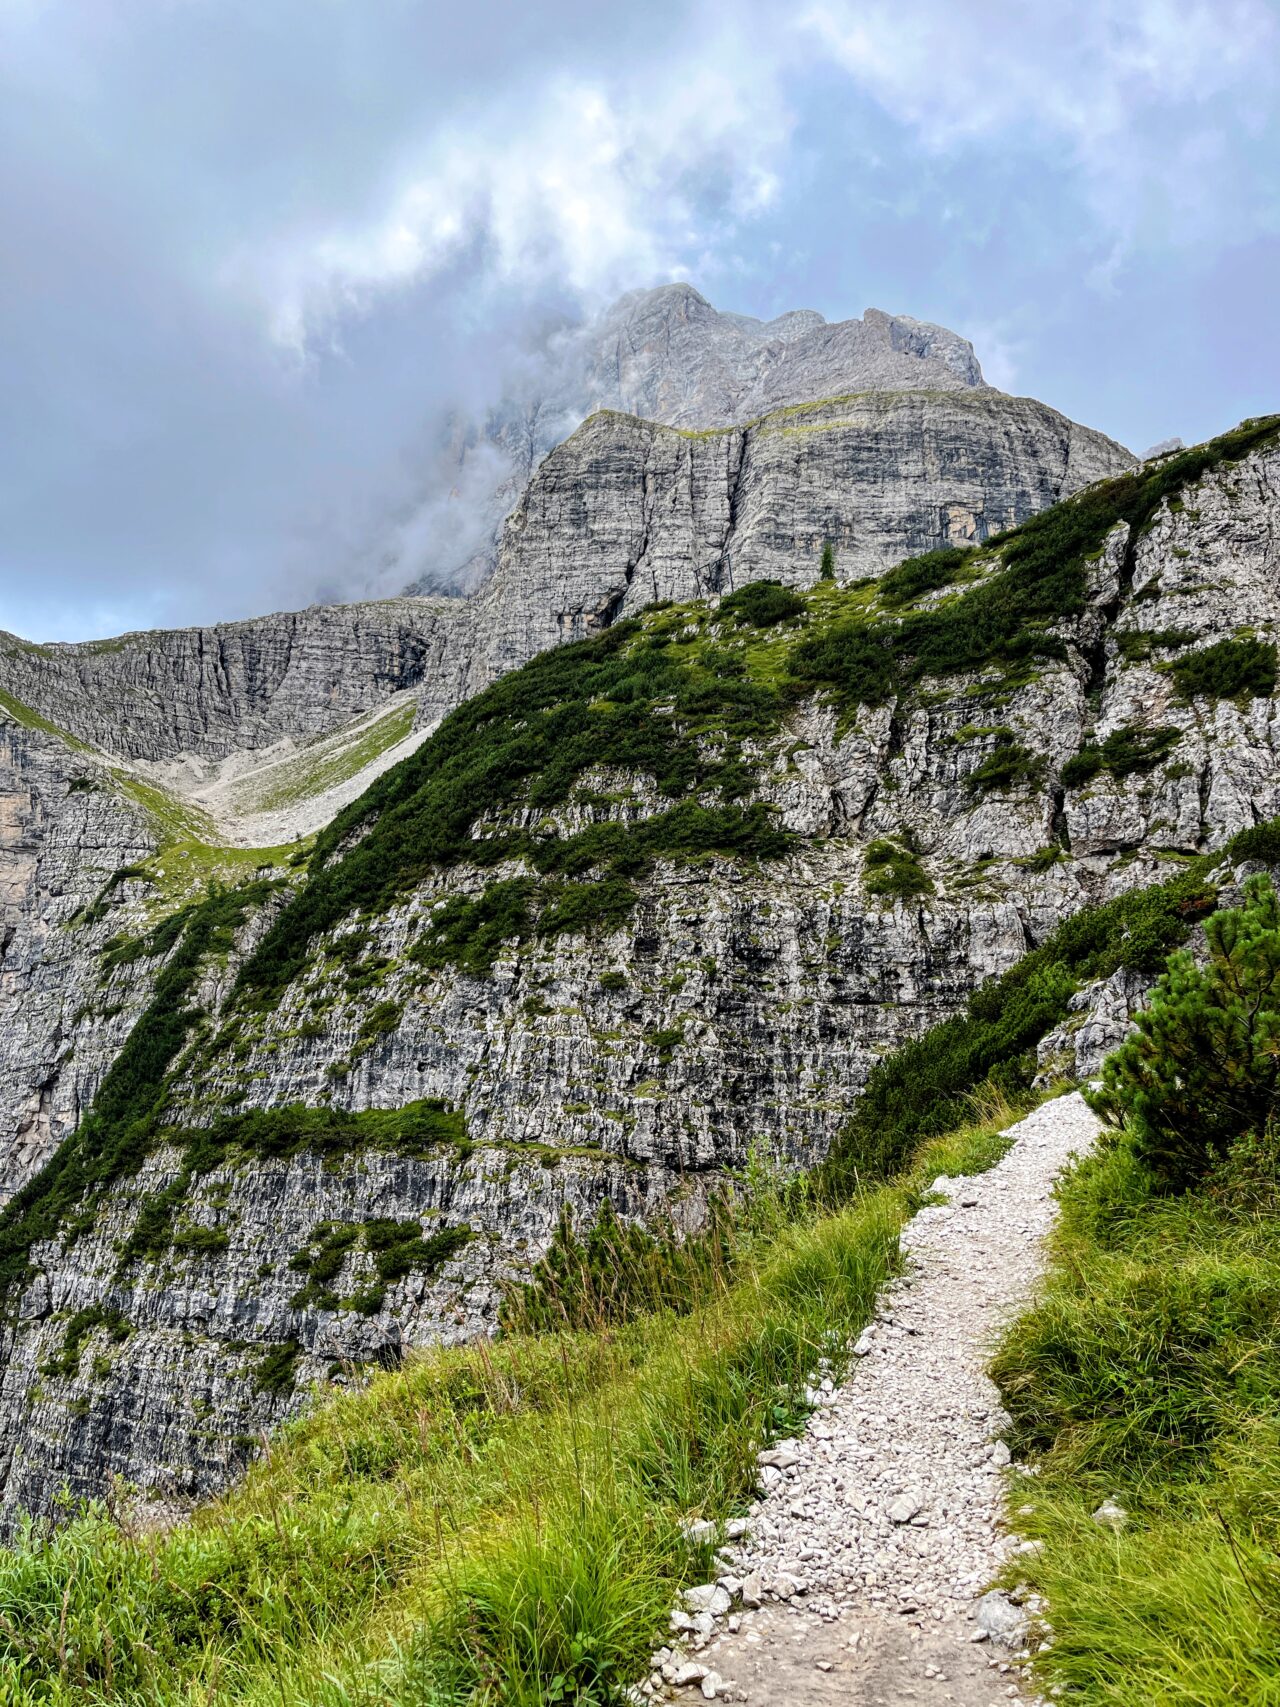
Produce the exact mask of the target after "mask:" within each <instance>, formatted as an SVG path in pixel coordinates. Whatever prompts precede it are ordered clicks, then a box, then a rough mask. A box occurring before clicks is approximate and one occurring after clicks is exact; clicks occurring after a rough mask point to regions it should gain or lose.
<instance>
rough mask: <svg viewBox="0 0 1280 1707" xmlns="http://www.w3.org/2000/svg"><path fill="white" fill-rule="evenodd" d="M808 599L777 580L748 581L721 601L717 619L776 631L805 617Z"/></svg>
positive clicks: (745, 626)
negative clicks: (787, 623) (781, 626)
mask: <svg viewBox="0 0 1280 1707" xmlns="http://www.w3.org/2000/svg"><path fill="white" fill-rule="evenodd" d="M806 608H807V607H806V605H805V602H804V600H803V599H802V598H801V596H800V594H799V593H796V592H793V591H792V589H791V588H790V587H784V586H782V585H781V584H780V583H779V582H777V581H748V582H747V584H746V585H745V586H743V587H738V588H736V589H735V590H734V591H733V592H732V593H727V594H726V595H725V597H724V598H723V599H721V601H720V608H719V610H718V611H717V612H716V617H717V620H719V621H724V620H726V619H731V620H732V621H733V622H735V623H736V624H737V625H738V627H739V628H776V627H777V626H778V624H779V623H780V622H791V621H793V620H794V619H795V618H796V617H798V616H803V615H804V613H805V610H806Z"/></svg>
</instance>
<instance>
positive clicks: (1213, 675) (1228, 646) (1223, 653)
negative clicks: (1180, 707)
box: [1166, 640, 1276, 699]
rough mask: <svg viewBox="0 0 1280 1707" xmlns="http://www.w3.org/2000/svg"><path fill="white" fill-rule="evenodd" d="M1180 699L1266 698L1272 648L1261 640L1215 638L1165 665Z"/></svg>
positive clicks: (1271, 685)
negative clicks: (1211, 642)
mask: <svg viewBox="0 0 1280 1707" xmlns="http://www.w3.org/2000/svg"><path fill="white" fill-rule="evenodd" d="M1166 667H1167V669H1168V671H1169V674H1170V675H1171V676H1172V677H1173V679H1174V682H1175V684H1176V686H1177V689H1178V692H1179V693H1180V694H1181V695H1182V696H1183V698H1184V699H1236V698H1245V699H1266V698H1269V697H1270V696H1271V694H1273V693H1274V692H1275V687H1276V649H1275V647H1274V646H1273V645H1271V644H1270V642H1264V641H1261V640H1219V641H1218V643H1217V644H1216V645H1214V646H1206V647H1204V648H1203V649H1202V650H1201V651H1199V652H1190V653H1188V654H1187V656H1186V657H1185V658H1178V659H1176V660H1175V661H1174V662H1173V663H1172V664H1169V665H1168V666H1166Z"/></svg>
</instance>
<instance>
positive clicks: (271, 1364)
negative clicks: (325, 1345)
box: [55, 1340, 302, 1699]
mask: <svg viewBox="0 0 1280 1707" xmlns="http://www.w3.org/2000/svg"><path fill="white" fill-rule="evenodd" d="M301 1354H302V1347H301V1346H300V1345H299V1344H298V1342H297V1340H285V1341H283V1342H282V1343H281V1344H280V1345H273V1346H269V1347H268V1348H267V1350H266V1351H264V1352H263V1353H262V1354H261V1356H260V1357H259V1358H258V1361H257V1364H256V1365H255V1367H254V1371H253V1384H254V1386H255V1387H256V1388H257V1389H258V1391H259V1392H260V1393H274V1394H277V1395H278V1396H280V1397H283V1396H284V1395H285V1394H286V1393H292V1391H293V1388H294V1383H295V1381H296V1379H297V1362H298V1358H299V1357H300V1356H301ZM55 1699H56V1697H55Z"/></svg>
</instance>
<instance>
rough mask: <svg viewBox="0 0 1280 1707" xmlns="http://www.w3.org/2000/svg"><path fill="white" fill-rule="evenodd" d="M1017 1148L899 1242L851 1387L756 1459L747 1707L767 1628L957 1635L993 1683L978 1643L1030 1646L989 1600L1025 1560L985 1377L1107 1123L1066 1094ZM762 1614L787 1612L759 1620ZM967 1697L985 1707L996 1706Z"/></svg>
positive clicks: (1019, 1129) (1016, 1130) (728, 1649)
mask: <svg viewBox="0 0 1280 1707" xmlns="http://www.w3.org/2000/svg"><path fill="white" fill-rule="evenodd" d="M1010 1131H1011V1136H1012V1137H1013V1138H1014V1140H1015V1141H1014V1144H1013V1146H1012V1147H1011V1149H1010V1150H1009V1152H1008V1154H1007V1155H1006V1156H1005V1157H1004V1158H1003V1160H1002V1161H1000V1162H999V1163H998V1164H997V1165H996V1167H994V1168H993V1169H991V1170H990V1171H989V1172H988V1173H986V1174H983V1175H981V1176H979V1180H980V1183H979V1182H975V1181H970V1180H963V1179H960V1180H956V1179H949V1180H947V1181H946V1182H945V1184H946V1189H947V1190H948V1191H949V1192H950V1193H951V1194H952V1195H953V1198H954V1199H956V1200H958V1201H963V1200H964V1199H965V1198H966V1197H970V1198H972V1199H973V1203H972V1207H970V1208H967V1209H966V1210H965V1212H964V1213H963V1214H957V1213H954V1212H952V1211H951V1210H949V1209H948V1210H943V1209H936V1208H935V1209H922V1210H921V1211H920V1212H919V1213H918V1214H917V1215H916V1216H915V1217H914V1219H913V1220H912V1221H911V1222H910V1224H909V1225H908V1226H907V1227H906V1228H904V1230H903V1234H902V1241H901V1243H902V1250H903V1254H904V1258H905V1260H906V1263H907V1272H906V1273H905V1274H903V1275H901V1276H899V1277H896V1278H895V1279H893V1280H891V1281H890V1282H889V1283H888V1284H887V1286H885V1288H884V1289H883V1290H882V1293H881V1296H880V1299H879V1300H878V1308H877V1325H876V1327H875V1330H874V1333H872V1332H871V1330H870V1329H868V1330H867V1331H866V1332H865V1333H863V1334H862V1335H861V1336H860V1338H859V1341H858V1343H857V1345H855V1346H854V1347H853V1348H852V1349H853V1351H854V1352H855V1353H856V1354H858V1356H857V1361H855V1362H854V1363H853V1364H852V1365H851V1367H850V1369H849V1371H848V1374H847V1376H846V1378H845V1381H844V1385H843V1386H841V1387H839V1388H838V1389H836V1390H835V1391H834V1392H833V1393H831V1394H829V1395H826V1398H827V1403H825V1404H824V1405H823V1408H822V1410H821V1411H820V1412H819V1413H817V1414H816V1415H815V1416H814V1418H812V1419H811V1421H810V1423H809V1425H808V1426H807V1427H806V1429H805V1432H804V1436H803V1438H802V1439H801V1440H799V1441H785V1442H781V1441H780V1442H776V1443H775V1444H774V1445H773V1446H772V1447H771V1448H770V1449H769V1451H768V1452H766V1453H765V1454H763V1455H762V1456H761V1461H760V1462H761V1468H760V1472H759V1474H760V1477H761V1482H762V1497H761V1499H760V1501H759V1503H758V1505H757V1506H756V1507H754V1508H753V1510H752V1517H751V1529H750V1534H749V1535H748V1536H743V1537H741V1538H740V1539H738V1540H737V1541H736V1544H735V1546H734V1548H733V1549H732V1550H731V1551H732V1554H733V1558H734V1565H733V1571H734V1574H737V1575H740V1576H741V1577H742V1579H743V1582H742V1606H743V1608H744V1613H745V1614H746V1616H744V1617H743V1619H742V1629H741V1633H740V1634H737V1635H733V1636H729V1635H727V1634H722V1635H721V1636H719V1637H718V1638H716V1639H715V1644H714V1654H715V1658H716V1661H717V1664H719V1665H720V1666H721V1667H722V1669H723V1670H724V1671H725V1673H726V1675H728V1676H730V1677H733V1676H738V1675H741V1674H740V1673H739V1671H738V1668H737V1666H736V1665H735V1663H734V1660H735V1654H738V1653H741V1654H743V1655H744V1656H745V1654H746V1653H748V1652H753V1653H754V1660H753V1667H754V1671H753V1676H754V1682H753V1683H752V1685H751V1689H750V1693H751V1699H752V1700H753V1701H755V1700H756V1699H757V1697H759V1698H760V1699H763V1698H764V1696H763V1695H760V1690H761V1687H762V1684H761V1679H762V1676H763V1677H764V1678H765V1682H766V1683H767V1674H762V1673H761V1671H760V1666H761V1663H762V1655H763V1654H764V1653H765V1652H766V1651H767V1649H768V1647H769V1644H770V1643H771V1642H775V1641H781V1640H782V1637H781V1636H776V1637H775V1636H771V1635H769V1634H767V1633H766V1635H765V1637H764V1646H763V1647H762V1646H761V1637H760V1635H759V1634H758V1633H757V1632H756V1631H754V1630H753V1628H752V1626H753V1624H754V1623H755V1622H756V1621H757V1620H759V1619H766V1620H767V1619H769V1618H771V1617H772V1618H774V1619H781V1623H782V1625H783V1626H785V1627H786V1628H787V1629H789V1630H794V1631H795V1632H796V1633H797V1639H798V1638H799V1635H800V1634H801V1633H802V1632H803V1630H804V1629H807V1628H809V1627H812V1628H813V1629H814V1630H817V1631H821V1630H822V1629H824V1628H826V1627H827V1626H826V1623H825V1620H826V1619H827V1618H828V1617H830V1618H835V1619H838V1620H840V1621H841V1623H842V1624H843V1629H844V1631H845V1632H850V1633H851V1634H856V1633H857V1625H858V1621H859V1615H860V1613H861V1614H862V1615H863V1616H865V1617H866V1618H868V1619H874V1618H883V1617H884V1616H885V1615H886V1614H887V1615H891V1616H893V1617H894V1618H897V1617H902V1618H903V1619H904V1620H905V1621H907V1622H908V1623H909V1625H910V1627H911V1630H912V1634H913V1635H917V1634H920V1633H921V1631H922V1630H923V1629H924V1628H926V1627H927V1629H928V1630H929V1631H934V1632H943V1633H947V1632H949V1633H950V1636H951V1639H952V1641H953V1642H954V1644H955V1649H954V1651H955V1652H956V1653H957V1654H958V1655H963V1656H964V1661H963V1663H966V1664H969V1665H974V1666H977V1667H978V1668H979V1670H980V1671H983V1673H984V1675H985V1665H986V1661H985V1659H983V1658H982V1656H983V1655H985V1654H986V1653H987V1652H988V1651H989V1650H988V1649H986V1648H983V1647H979V1646H974V1645H973V1644H975V1643H981V1642H982V1641H984V1640H989V1641H991V1642H992V1643H997V1644H1000V1645H1002V1646H1003V1647H1004V1649H1005V1651H1006V1652H1008V1651H1009V1650H1010V1649H1012V1650H1013V1651H1012V1652H1010V1653H1009V1660H1008V1662H1006V1661H1003V1660H1002V1661H1000V1662H999V1663H1000V1664H1007V1663H1013V1661H1014V1657H1015V1655H1016V1653H1017V1652H1018V1651H1020V1650H1021V1648H1022V1647H1023V1646H1024V1645H1025V1641H1026V1637H1027V1631H1028V1624H1029V1619H1028V1609H1027V1608H1024V1607H1021V1606H1018V1605H1016V1604H1015V1603H1014V1602H1013V1601H1012V1600H1010V1599H1009V1598H1008V1597H1007V1596H1004V1595H998V1596H996V1597H995V1598H993V1597H992V1596H991V1595H990V1594H987V1595H983V1593H982V1591H983V1590H984V1588H985V1587H986V1585H987V1584H989V1583H990V1581H991V1579H992V1577H993V1576H995V1574H996V1572H997V1571H998V1570H999V1569H1000V1567H1001V1565H1002V1563H1003V1561H1004V1559H1005V1557H1006V1556H1008V1555H1009V1554H1010V1553H1011V1552H1012V1550H1013V1549H1014V1548H1016V1547H1017V1545H1018V1543H1017V1541H1016V1539H1015V1538H1014V1537H1012V1536H1010V1535H1009V1534H1008V1533H1007V1531H1006V1525H1005V1517H1004V1491H1005V1480H1006V1478H1005V1476H1004V1474H1002V1473H1001V1472H1002V1471H1003V1468H1004V1466H1005V1465H1007V1464H1008V1461H1009V1455H1008V1449H1007V1448H1006V1447H1005V1446H1004V1445H1003V1443H1002V1442H1001V1441H1000V1440H999V1438H998V1437H999V1436H1000V1434H1001V1432H1002V1431H1003V1430H1004V1429H1005V1428H1007V1426H1008V1423H1009V1418H1008V1416H1007V1415H1006V1414H1005V1412H1004V1410H1003V1409H1002V1408H1001V1406H1000V1403H999V1396H998V1394H997V1392H996V1389H995V1387H994V1386H993V1384H992V1382H991V1381H990V1379H989V1377H988V1376H987V1374H986V1364H987V1361H988V1359H989V1358H990V1355H991V1347H992V1345H993V1343H994V1341H995V1339H996V1337H997V1336H998V1334H999V1332H1000V1329H1001V1327H1002V1326H1003V1325H1004V1323H1005V1322H1007V1321H1008V1320H1009V1318H1010V1317H1011V1316H1012V1315H1013V1314H1014V1313H1015V1312H1016V1310H1017V1309H1018V1308H1019V1307H1020V1306H1021V1305H1022V1304H1023V1303H1024V1302H1025V1301H1026V1299H1027V1297H1028V1295H1029V1293H1030V1291H1031V1288H1032V1285H1033V1283H1034V1281H1035V1279H1036V1276H1037V1274H1038V1273H1039V1272H1040V1269H1041V1265H1042V1262H1043V1256H1042V1252H1041V1249H1040V1241H1041V1240H1042V1238H1043V1236H1044V1234H1045V1233H1046V1232H1047V1231H1048V1229H1049V1227H1050V1225H1051V1223H1052V1220H1053V1215H1054V1201H1053V1196H1052V1185H1053V1181H1054V1179H1055V1177H1056V1176H1057V1174H1058V1173H1059V1172H1060V1170H1061V1168H1062V1167H1063V1165H1064V1164H1065V1163H1066V1161H1067V1160H1068V1159H1069V1157H1070V1156H1071V1155H1072V1153H1074V1152H1080V1153H1083V1152H1084V1151H1086V1150H1088V1149H1089V1148H1090V1147H1091V1145H1092V1143H1093V1141H1094V1138H1095V1137H1096V1135H1097V1131H1098V1121H1097V1120H1096V1118H1095V1117H1094V1115H1093V1114H1092V1113H1091V1112H1090V1110H1089V1109H1088V1107H1087V1106H1086V1104H1085V1102H1084V1099H1083V1098H1082V1097H1081V1096H1079V1095H1076V1094H1073V1095H1070V1096H1065V1097H1059V1098H1058V1099H1056V1100H1055V1101H1053V1102H1049V1103H1045V1104H1042V1105H1041V1107H1040V1108H1038V1109H1036V1110H1035V1112H1034V1113H1032V1114H1030V1115H1028V1116H1027V1118H1026V1119H1025V1120H1022V1121H1019V1122H1018V1123H1017V1125H1016V1126H1014V1127H1012V1128H1011V1129H1010ZM871 1350H874V1353H875V1355H874V1356H868V1355H866V1353H868V1352H870V1351H871ZM817 1374H818V1372H817V1371H816V1370H815V1371H814V1376H813V1377H811V1379H813V1378H814V1377H816V1376H817ZM779 1454H781V1455H782V1456H781V1462H783V1463H785V1465H786V1469H785V1473H784V1471H783V1470H781V1469H779V1468H778V1467H777V1464H778V1455H779ZM771 1459H773V1460H774V1462H770V1460H771ZM766 1483H767V1485H765V1484H766ZM1108 1503H1111V1502H1108ZM793 1512H802V1513H803V1514H804V1515H803V1516H795V1515H793ZM917 1519H922V1520H923V1522H922V1523H921V1522H917V1521H915V1520H917ZM800 1582H803V1583H804V1585H805V1586H806V1588H807V1591H808V1592H807V1594H806V1595H805V1598H804V1599H798V1598H797V1597H798V1596H799V1594H800V1593H801V1590H800V1588H799V1586H798V1584H799V1583H800ZM764 1590H767V1591H768V1592H767V1594H765V1593H764V1592H763V1591H764ZM762 1600H772V1601H774V1602H778V1603H781V1604H778V1605H777V1606H776V1607H775V1609H774V1610H773V1611H772V1612H770V1611H769V1609H768V1608H767V1607H766V1608H765V1610H763V1611H757V1610H756V1609H757V1608H759V1607H760V1605H761V1602H762ZM815 1607H816V1608H817V1616H814V1615H813V1609H814V1608H815ZM975 1626H976V1628H975ZM917 1627H920V1628H917ZM848 1639H849V1637H848V1636H847V1635H842V1637H841V1640H844V1641H847V1640H848ZM787 1646H788V1647H789V1646H790V1638H788V1641H787ZM997 1651H998V1650H997ZM818 1657H825V1656H818ZM992 1658H993V1660H994V1658H995V1655H994V1654H993V1655H992ZM743 1663H744V1665H745V1658H744V1661H743ZM960 1663H961V1661H960V1660H959V1659H957V1664H960ZM939 1669H941V1668H939ZM947 1669H948V1673H949V1666H948V1668H947ZM809 1675H810V1676H812V1670H810V1674H809ZM916 1675H917V1677H919V1676H920V1675H921V1674H920V1673H917V1674H916ZM993 1676H994V1674H993ZM932 1681H933V1682H941V1681H942V1680H941V1678H940V1677H939V1678H937V1679H934V1680H932ZM948 1687H950V1684H948ZM972 1687H973V1689H976V1690H977V1691H978V1693H977V1694H974V1695H972V1698H973V1699H975V1700H982V1701H984V1702H985V1701H987V1700H990V1699H994V1696H995V1694H996V1693H997V1691H996V1690H992V1692H991V1695H990V1696H986V1695H985V1694H983V1693H982V1687H983V1686H981V1685H980V1684H979V1683H975V1684H973V1686H972ZM767 1693H768V1691H767V1688H766V1690H765V1694H767ZM913 1698H914V1697H913ZM970 1698H971V1697H970V1695H966V1696H964V1697H963V1699H964V1700H965V1701H968V1700H969V1699H970ZM931 1699H932V1697H931ZM938 1699H939V1700H941V1696H939V1697H938ZM956 1699H957V1700H959V1699H961V1698H960V1697H959V1696H957V1697H956Z"/></svg>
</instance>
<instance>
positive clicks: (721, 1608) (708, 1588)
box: [680, 1583, 730, 1618]
mask: <svg viewBox="0 0 1280 1707" xmlns="http://www.w3.org/2000/svg"><path fill="white" fill-rule="evenodd" d="M680 1598H681V1600H683V1602H684V1604H685V1609H686V1611H688V1612H691V1613H693V1614H695V1615H696V1614H697V1613H699V1612H709V1613H710V1614H711V1615H712V1617H713V1618H715V1617H718V1616H719V1615H720V1613H722V1612H727V1611H728V1610H729V1605H730V1601H729V1596H728V1595H727V1594H726V1593H725V1591H724V1590H723V1589H722V1588H721V1587H720V1585H719V1583H700V1584H699V1585H698V1587H697V1588H687V1589H686V1590H685V1591H684V1593H683V1594H682V1595H681V1596H680Z"/></svg>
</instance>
